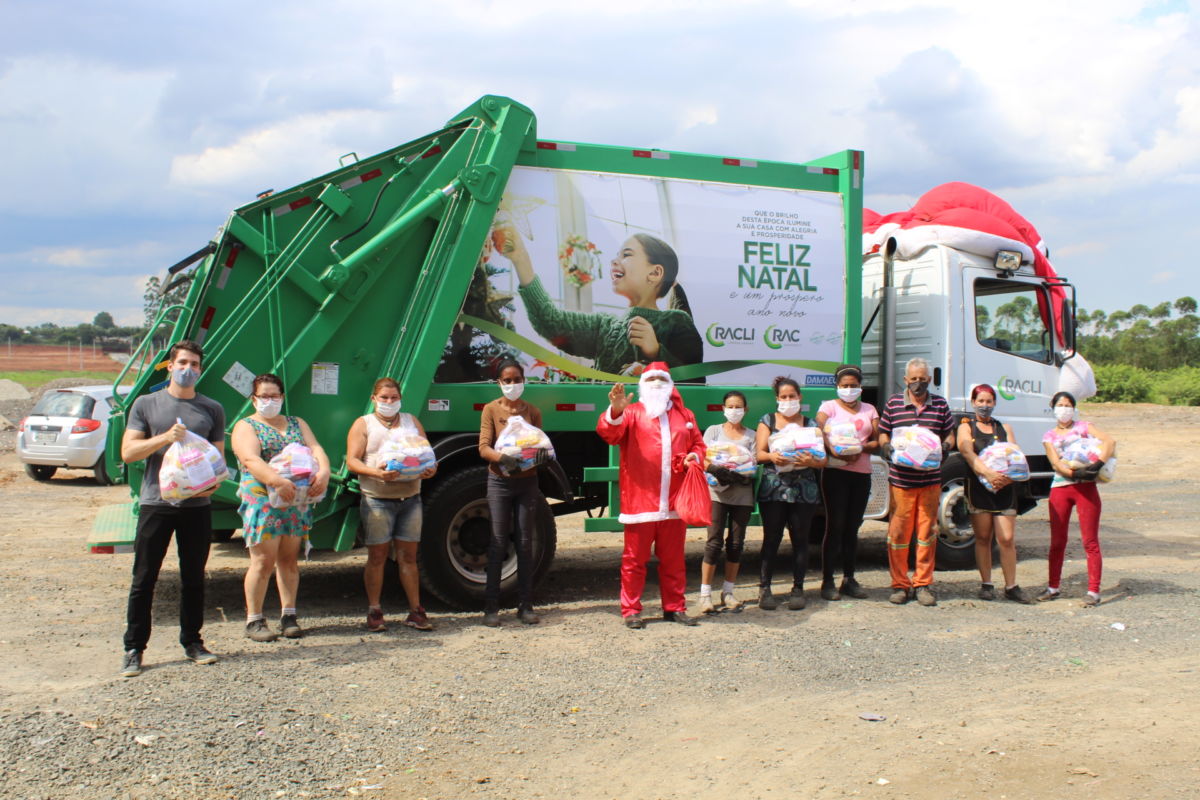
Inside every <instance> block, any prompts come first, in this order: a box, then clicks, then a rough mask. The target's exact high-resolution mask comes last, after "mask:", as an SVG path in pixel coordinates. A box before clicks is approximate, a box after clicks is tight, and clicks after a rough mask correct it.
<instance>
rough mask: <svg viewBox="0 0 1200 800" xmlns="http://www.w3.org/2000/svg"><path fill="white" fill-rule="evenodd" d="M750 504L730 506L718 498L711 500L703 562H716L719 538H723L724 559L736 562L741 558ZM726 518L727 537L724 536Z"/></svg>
mask: <svg viewBox="0 0 1200 800" xmlns="http://www.w3.org/2000/svg"><path fill="white" fill-rule="evenodd" d="M753 510H754V509H753V507H752V506H731V505H727V504H726V503H722V502H721V501H719V500H713V501H712V523H711V524H710V525H709V526H708V541H707V542H705V544H704V563H705V564H716V563H717V559H718V558H720V557H721V540H722V539H724V540H725V560H726V561H727V562H728V563H730V564H737V563H738V562H740V561H741V560H742V547H743V545H745V544H746V525H747V524H748V523H749V522H750V512H751V511H753ZM726 520H728V527H729V538H727V539H726V538H725V528H726Z"/></svg>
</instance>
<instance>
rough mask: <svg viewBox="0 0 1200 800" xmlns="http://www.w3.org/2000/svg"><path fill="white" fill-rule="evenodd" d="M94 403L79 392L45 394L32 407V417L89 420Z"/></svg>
mask: <svg viewBox="0 0 1200 800" xmlns="http://www.w3.org/2000/svg"><path fill="white" fill-rule="evenodd" d="M95 405H96V401H95V400H93V399H92V398H90V397H88V396H87V395H86V394H81V393H79V392H47V393H46V394H44V395H42V399H41V400H38V401H37V405H35V406H34V407H33V411H32V412H31V416H32V415H38V414H41V415H44V416H47V417H76V418H78V419H90V418H91V416H92V409H93V408H94V407H95Z"/></svg>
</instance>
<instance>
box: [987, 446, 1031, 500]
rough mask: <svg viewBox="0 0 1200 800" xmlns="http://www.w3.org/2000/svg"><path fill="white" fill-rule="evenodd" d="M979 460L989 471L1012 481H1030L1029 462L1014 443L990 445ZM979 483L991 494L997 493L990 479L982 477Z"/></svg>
mask: <svg viewBox="0 0 1200 800" xmlns="http://www.w3.org/2000/svg"><path fill="white" fill-rule="evenodd" d="M979 460H980V461H982V462H983V464H984V466H985V467H987V468H988V469H990V470H992V471H993V472H998V473H1000V474H1001V475H1007V476H1008V478H1009V479H1010V480H1013V481H1018V482H1019V481H1027V480H1029V461H1028V460H1026V458H1025V454H1024V453H1022V452H1021V448H1019V447H1017V446H1016V445H1015V444H1013V443H1012V442H996V443H994V444H990V445H988V446H987V447H985V448H983V450H981V451H980V452H979ZM979 482H980V483H982V484H983V485H984V488H986V489H987V490H988V491H989V492H994V491H996V490H995V489H993V488H992V484H991V483H990V482H989V481H988V479H987V478H984V477H983V476H982V475H981V476H980V477H979Z"/></svg>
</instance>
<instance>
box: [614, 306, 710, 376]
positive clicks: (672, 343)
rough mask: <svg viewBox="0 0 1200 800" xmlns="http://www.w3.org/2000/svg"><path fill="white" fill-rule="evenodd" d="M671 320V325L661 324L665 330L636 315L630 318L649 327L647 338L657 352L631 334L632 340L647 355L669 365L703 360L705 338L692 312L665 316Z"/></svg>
mask: <svg viewBox="0 0 1200 800" xmlns="http://www.w3.org/2000/svg"><path fill="white" fill-rule="evenodd" d="M667 320H670V325H665V324H662V323H660V325H662V330H661V331H657V330H655V329H654V326H652V325H651V324H650V323H649V322H647V321H646V320H644V319H642V318H641V317H634V318H633V320H632V321H631V322H632V323H634V324H636V323H637V322H638V321H641V322H642V323H644V325H645V328H647V329H649V336H648V337H644V338H646V339H653V341H654V347H655V348H656V349H655V351H654V352H651V351H650V349H649V343H648V342H647V343H646V344H643V343H640V342H639V341H638V340H635V338H634V337H633V336H632V335H631V336H630V342H632V343H633V344H634V345H635V346H636V347H638V348H639V349H640V350H641V351H642V352H643V353H644V354H645V355H646V357H647V358H648V359H649V360H651V361H653V360H658V361H664V362H666V364H667V366H668V367H679V366H683V365H685V364H699V363H701V362H703V361H704V339H703V338H701V336H700V331H698V330H696V323H695V322H694V321H693V320H692V317H691V315H689V314H688V313H687V312H686V311H678V310H676V313H675V314H672V315H671V316H670V317H665V318H663V322H664V323H665V322H666V321H667ZM633 328H634V325H633V324H631V325H630V333H631V334H632V333H633Z"/></svg>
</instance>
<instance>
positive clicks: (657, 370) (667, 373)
mask: <svg viewBox="0 0 1200 800" xmlns="http://www.w3.org/2000/svg"><path fill="white" fill-rule="evenodd" d="M647 378H666V379H667V380H668V381H670V382H671V383H672V384H673V383H675V381H674V379H673V378H671V370H670V369H668V368H667V362H665V361H651V362H650V363H649V364H647V365H646V368H645V369H644V370H642V374H641V375H639V376H638V382H639V383H640V382H641V381H644V380H646V379H647Z"/></svg>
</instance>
